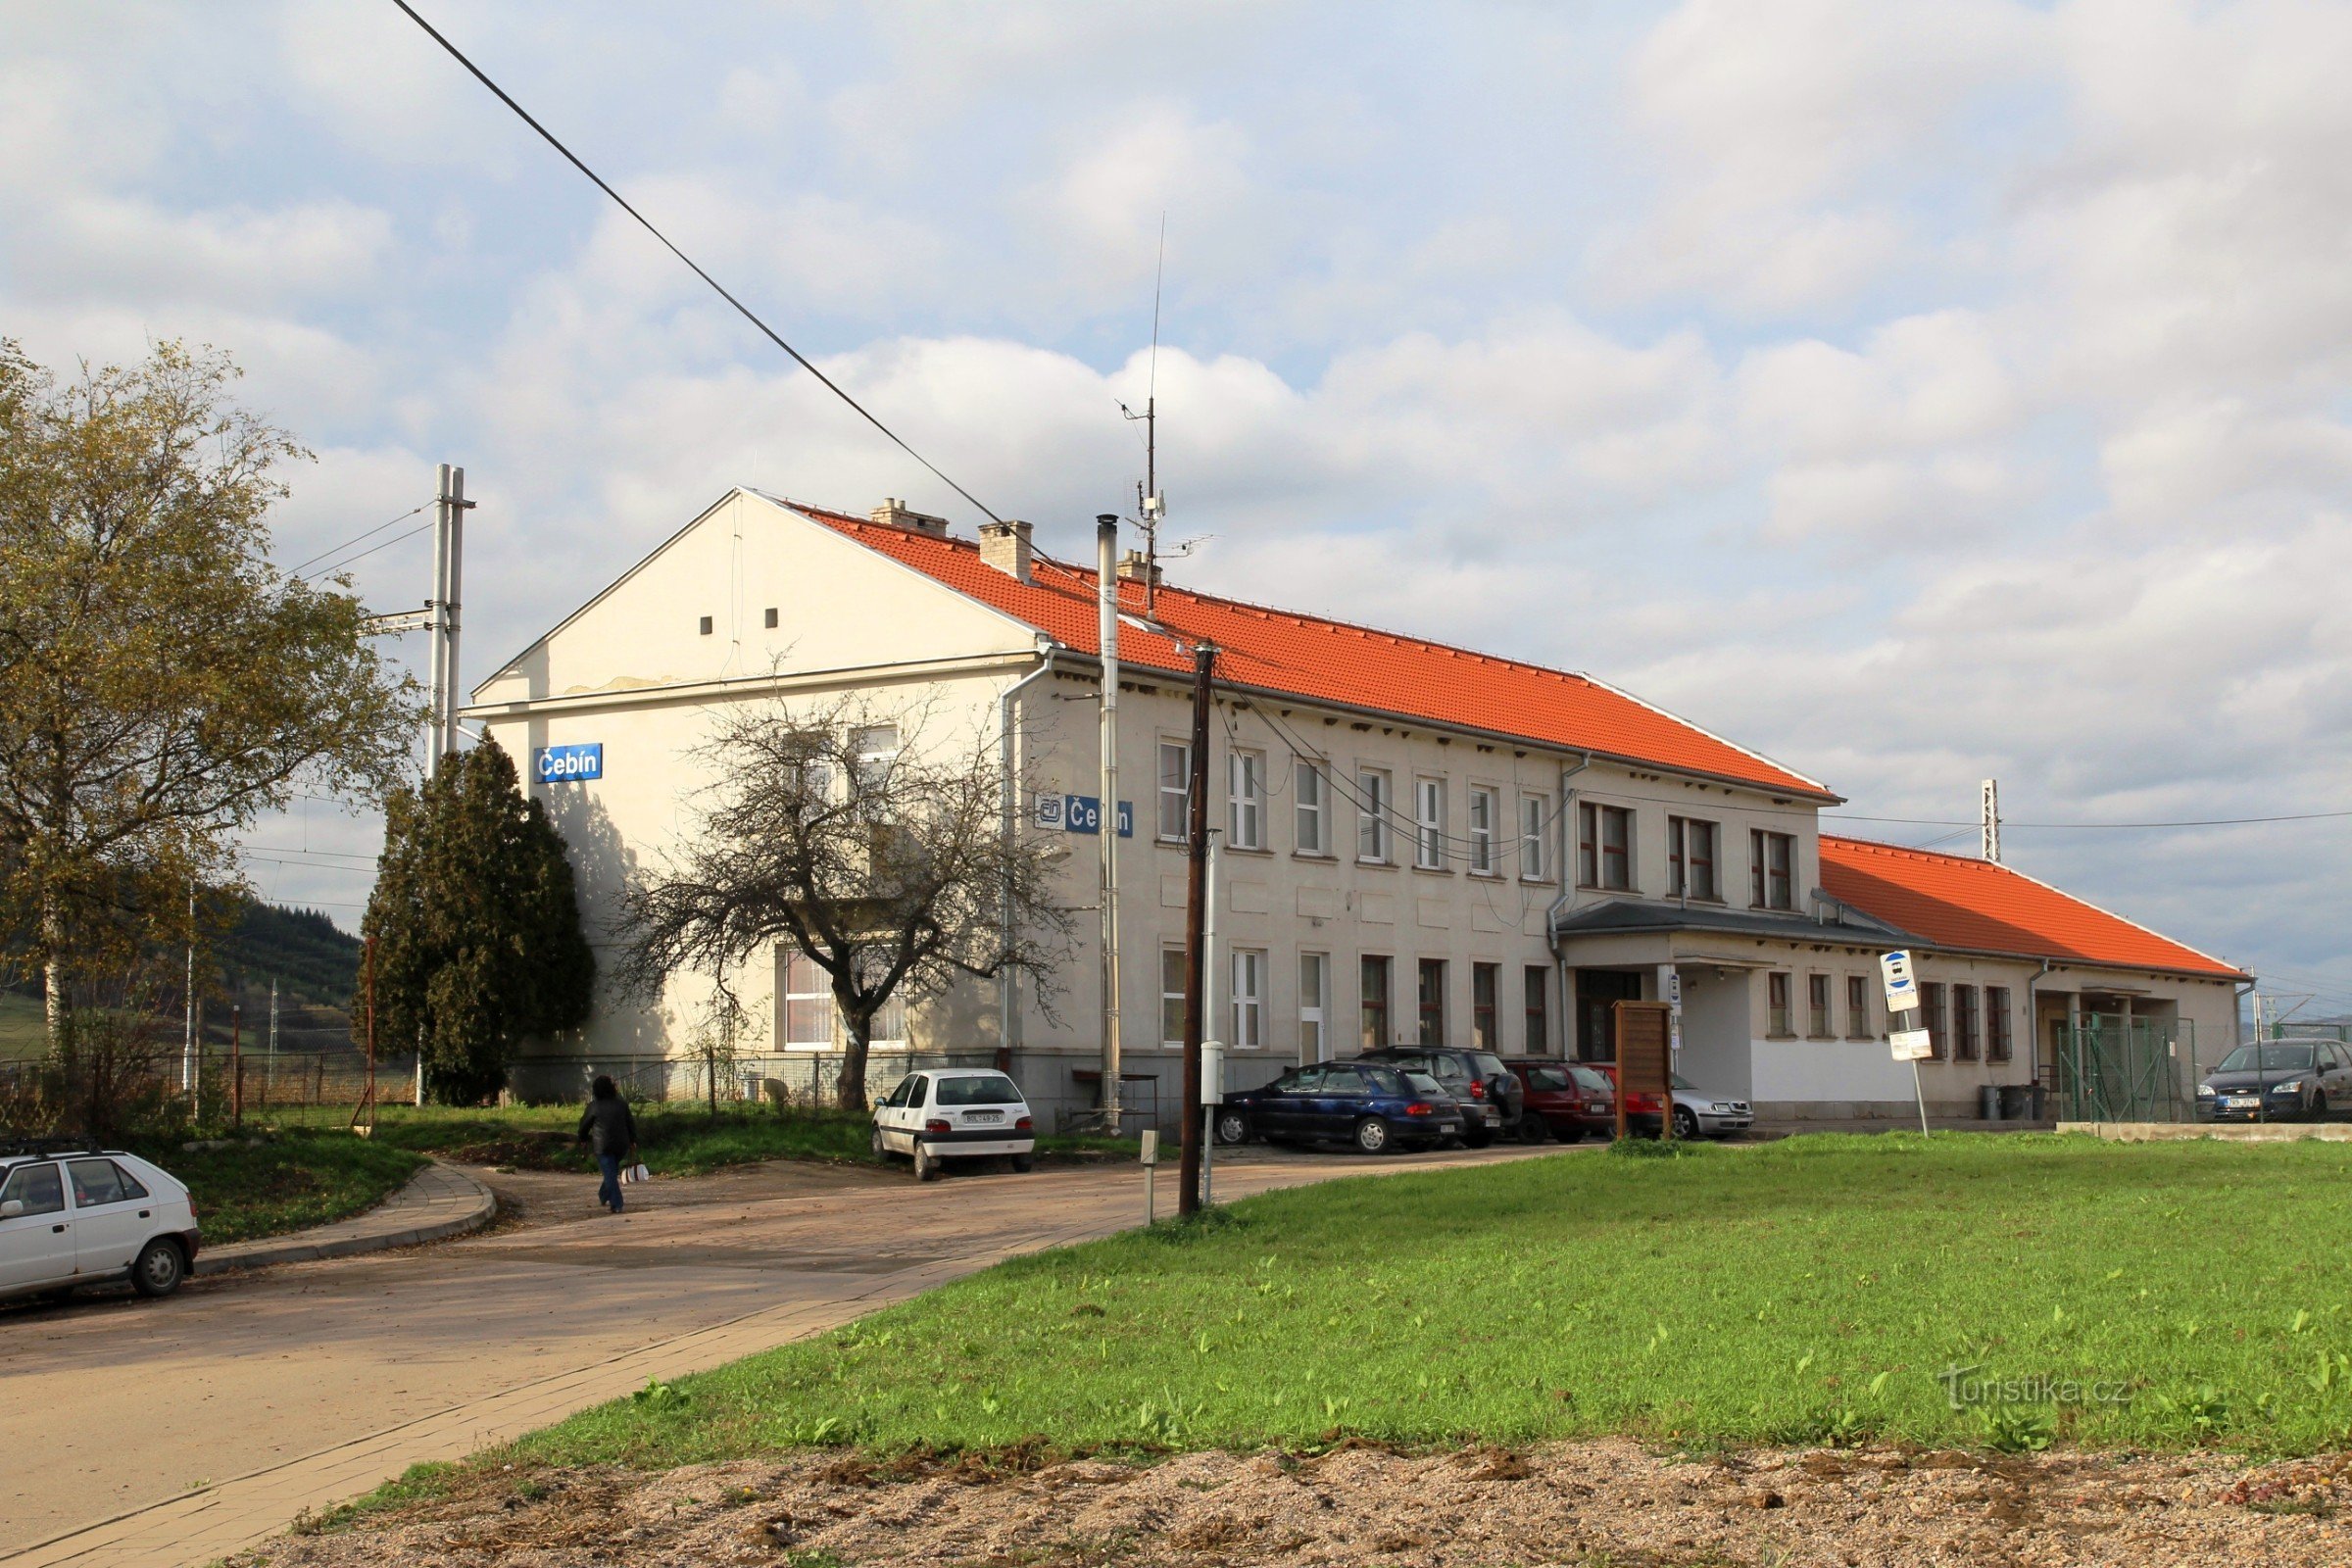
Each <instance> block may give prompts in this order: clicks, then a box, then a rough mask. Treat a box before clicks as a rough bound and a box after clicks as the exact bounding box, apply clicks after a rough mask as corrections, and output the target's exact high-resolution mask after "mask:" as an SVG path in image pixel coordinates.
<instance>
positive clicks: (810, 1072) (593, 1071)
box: [507, 1051, 997, 1105]
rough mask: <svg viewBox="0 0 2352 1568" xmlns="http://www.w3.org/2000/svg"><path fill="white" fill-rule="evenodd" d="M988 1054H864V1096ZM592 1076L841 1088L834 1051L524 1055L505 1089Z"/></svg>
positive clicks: (795, 1091)
mask: <svg viewBox="0 0 2352 1568" xmlns="http://www.w3.org/2000/svg"><path fill="white" fill-rule="evenodd" d="M996 1062H997V1057H996V1054H995V1053H994V1052H991V1051H976V1052H975V1051H964V1052H905V1051H877V1052H874V1053H873V1054H870V1055H869V1056H867V1058H866V1065H865V1083H866V1092H867V1095H868V1097H869V1098H877V1097H879V1096H881V1095H884V1094H887V1093H888V1092H889V1091H890V1089H891V1088H892V1086H893V1085H895V1084H897V1083H898V1081H899V1080H900V1079H901V1078H903V1077H905V1076H906V1075H907V1074H908V1073H910V1072H918V1071H922V1070H924V1069H927V1068H938V1067H993V1066H995V1065H996ZM600 1073H609V1074H611V1075H612V1078H613V1082H614V1083H616V1084H618V1085H619V1086H620V1091H621V1093H622V1094H623V1095H625V1096H627V1097H628V1098H629V1099H631V1100H635V1101H663V1100H709V1099H712V1098H716V1099H717V1100H719V1101H721V1102H752V1103H764V1104H775V1105H830V1104H832V1103H834V1102H835V1101H836V1100H837V1099H838V1098H839V1095H840V1092H841V1056H840V1054H838V1053H835V1052H823V1053H818V1052H795V1053H790V1054H772V1055H768V1054H761V1055H737V1056H735V1057H733V1058H731V1059H720V1060H717V1061H713V1060H712V1059H711V1058H710V1057H707V1056H623V1055H594V1054H581V1055H577V1056H526V1057H524V1058H522V1059H521V1060H519V1061H517V1062H515V1064H514V1066H513V1067H512V1068H510V1069H509V1070H508V1073H507V1080H508V1083H509V1085H510V1092H511V1093H512V1094H513V1096H514V1097H515V1099H516V1100H522V1101H551V1100H553V1101H565V1100H577V1099H579V1098H580V1097H581V1096H583V1095H585V1094H586V1093H587V1092H588V1086H589V1085H590V1084H591V1083H593V1082H595V1080H596V1078H597V1075H598V1074H600ZM714 1088H715V1090H716V1094H715V1096H713V1093H712V1091H713V1089H714Z"/></svg>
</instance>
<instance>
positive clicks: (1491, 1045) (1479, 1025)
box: [1470, 963, 1502, 1051]
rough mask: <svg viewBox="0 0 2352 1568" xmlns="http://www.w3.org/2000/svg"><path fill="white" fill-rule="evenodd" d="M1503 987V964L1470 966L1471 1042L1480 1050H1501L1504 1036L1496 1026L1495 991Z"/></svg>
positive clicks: (1476, 964)
mask: <svg viewBox="0 0 2352 1568" xmlns="http://www.w3.org/2000/svg"><path fill="white" fill-rule="evenodd" d="M1501 989H1502V965H1501V964H1499V963H1474V964H1472V965H1471V966H1470V1044H1471V1046H1472V1047H1473V1048H1474V1049H1476V1050H1479V1051H1500V1050H1501V1049H1502V1038H1501V1036H1500V1035H1499V1034H1498V1033H1497V1032H1496V1029H1495V993H1496V992H1498V991H1500V990H1501Z"/></svg>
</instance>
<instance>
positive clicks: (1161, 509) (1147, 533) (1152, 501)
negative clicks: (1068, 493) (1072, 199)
mask: <svg viewBox="0 0 2352 1568" xmlns="http://www.w3.org/2000/svg"><path fill="white" fill-rule="evenodd" d="M1167 272H1168V215H1167V213H1166V212H1165V211H1164V210H1163V211H1162V212H1161V213H1160V215H1159V260H1158V262H1157V263H1156V265H1155V266H1154V267H1153V269H1152V358H1151V361H1150V367H1151V368H1150V369H1149V370H1148V371H1147V372H1146V379H1145V382H1144V412H1143V413H1141V414H1138V413H1136V412H1135V411H1134V410H1133V409H1130V408H1129V407H1127V405H1126V404H1124V403H1122V404H1120V405H1119V413H1121V414H1122V415H1125V416H1126V417H1128V418H1130V419H1141V420H1142V421H1143V423H1144V478H1143V482H1142V483H1141V484H1139V485H1137V486H1136V487H1135V510H1136V515H1137V520H1138V522H1139V523H1140V524H1141V525H1142V528H1143V534H1144V618H1145V619H1147V620H1149V619H1151V618H1152V607H1153V601H1154V599H1155V598H1156V593H1155V590H1156V589H1157V588H1158V587H1159V522H1160V519H1161V518H1162V517H1164V516H1166V515H1167V511H1168V504H1167V498H1166V497H1165V496H1163V495H1161V494H1160V493H1159V297H1160V285H1161V284H1162V282H1163V281H1165V279H1166V277H1167Z"/></svg>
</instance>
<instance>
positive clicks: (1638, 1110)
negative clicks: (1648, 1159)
mask: <svg viewBox="0 0 2352 1568" xmlns="http://www.w3.org/2000/svg"><path fill="white" fill-rule="evenodd" d="M1576 1065H1577V1066H1579V1067H1582V1068H1584V1069H1585V1070H1586V1071H1588V1072H1593V1073H1597V1074H1599V1075H1600V1077H1601V1079H1602V1080H1603V1081H1604V1082H1606V1083H1607V1084H1608V1086H1609V1093H1610V1094H1611V1095H1614V1094H1616V1093H1617V1064H1616V1063H1615V1062H1613V1061H1580V1062H1578V1063H1576ZM1616 1116H1617V1112H1616V1110H1615V1108H1614V1107H1613V1106H1612V1107H1611V1109H1610V1111H1609V1132H1610V1133H1611V1134H1612V1135H1614V1134H1615V1133H1616V1131H1617V1120H1616ZM1625 1124H1626V1126H1627V1127H1628V1128H1629V1129H1631V1130H1632V1131H1634V1132H1640V1133H1648V1134H1649V1135H1651V1136H1652V1137H1655V1136H1656V1135H1657V1133H1658V1130H1659V1129H1660V1128H1662V1127H1664V1126H1665V1125H1666V1103H1665V1102H1664V1101H1663V1100H1661V1099H1659V1098H1658V1097H1657V1096H1656V1095H1628V1096H1626V1097H1625Z"/></svg>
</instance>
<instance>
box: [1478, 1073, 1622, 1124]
mask: <svg viewBox="0 0 2352 1568" xmlns="http://www.w3.org/2000/svg"><path fill="white" fill-rule="evenodd" d="M1503 1065H1504V1066H1506V1067H1508V1068H1510V1070H1511V1076H1512V1077H1514V1078H1517V1079H1518V1080H1519V1087H1520V1089H1521V1091H1522V1092H1523V1094H1524V1101H1523V1103H1522V1107H1521V1110H1520V1113H1519V1137H1520V1139H1521V1140H1522V1141H1523V1142H1527V1143H1541V1142H1542V1141H1543V1140H1544V1139H1545V1138H1557V1139H1558V1140H1559V1141H1560V1142H1561V1143H1563V1144H1573V1143H1575V1142H1577V1141H1578V1140H1579V1139H1581V1138H1583V1137H1584V1136H1585V1135H1586V1134H1588V1133H1593V1134H1597V1135H1598V1136H1600V1137H1602V1138H1607V1137H1609V1136H1610V1135H1611V1134H1613V1133H1615V1132H1616V1130H1617V1091H1616V1089H1615V1087H1614V1086H1612V1085H1611V1084H1610V1082H1609V1080H1608V1079H1607V1078H1605V1077H1603V1076H1602V1075H1601V1074H1599V1073H1597V1072H1595V1071H1593V1069H1592V1068H1591V1067H1588V1066H1586V1065H1585V1064H1584V1063H1583V1062H1578V1061H1553V1060H1551V1059H1550V1058H1548V1057H1545V1056H1520V1057H1514V1058H1512V1059H1509V1060H1506V1061H1505V1062H1504V1063H1503Z"/></svg>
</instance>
